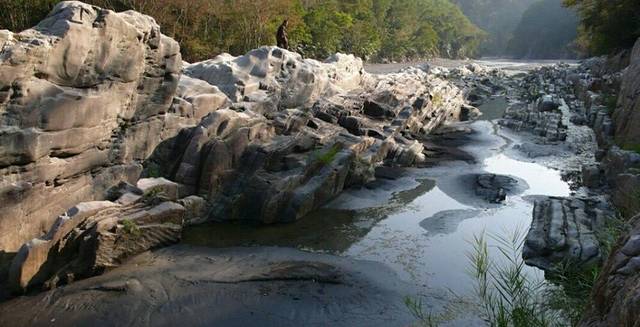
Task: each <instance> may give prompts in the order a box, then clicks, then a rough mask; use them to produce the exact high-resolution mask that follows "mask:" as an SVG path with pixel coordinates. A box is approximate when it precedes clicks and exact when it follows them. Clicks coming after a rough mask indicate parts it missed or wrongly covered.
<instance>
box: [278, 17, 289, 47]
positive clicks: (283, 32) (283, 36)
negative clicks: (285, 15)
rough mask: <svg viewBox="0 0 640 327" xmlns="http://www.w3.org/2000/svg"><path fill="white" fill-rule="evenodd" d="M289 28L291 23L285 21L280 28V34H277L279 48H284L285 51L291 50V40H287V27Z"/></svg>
mask: <svg viewBox="0 0 640 327" xmlns="http://www.w3.org/2000/svg"><path fill="white" fill-rule="evenodd" d="M288 26H289V21H288V20H286V19H285V20H284V22H282V24H281V25H280V27H278V32H277V33H276V41H277V42H278V47H280V48H283V49H285V50H289V39H288V38H287V27H288Z"/></svg>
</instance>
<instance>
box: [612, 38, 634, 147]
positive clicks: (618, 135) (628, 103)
mask: <svg viewBox="0 0 640 327" xmlns="http://www.w3.org/2000/svg"><path fill="white" fill-rule="evenodd" d="M638 76H640V39H638V41H636V44H635V46H634V47H633V51H632V52H631V58H630V65H629V67H628V68H627V70H626V72H625V73H624V77H623V78H622V84H621V86H620V93H619V97H618V103H617V106H616V110H615V111H614V112H613V121H614V125H615V139H616V143H618V144H621V145H623V146H625V147H635V148H638V147H639V146H640V129H638V128H637V127H638V126H639V125H640V95H639V94H640V79H639V78H638Z"/></svg>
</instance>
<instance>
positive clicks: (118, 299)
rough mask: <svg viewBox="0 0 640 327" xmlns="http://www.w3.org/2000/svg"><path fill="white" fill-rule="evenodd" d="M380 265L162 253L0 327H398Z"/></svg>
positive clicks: (398, 307) (46, 298) (184, 250)
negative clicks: (131, 326) (129, 326)
mask: <svg viewBox="0 0 640 327" xmlns="http://www.w3.org/2000/svg"><path fill="white" fill-rule="evenodd" d="M413 292H414V291H412V290H411V288H410V287H409V286H408V284H406V283H404V282H402V281H400V280H399V279H398V277H397V276H396V275H395V273H394V272H393V271H391V270H390V269H389V268H387V267H386V266H384V265H381V264H379V263H374V262H368V261H356V260H352V259H348V258H343V257H337V256H331V255H325V254H314V253H307V252H302V251H298V250H294V249H289V248H273V247H256V248H228V249H212V248H200V247H190V246H186V245H178V246H172V247H168V248H164V249H161V250H158V251H155V252H147V253H144V254H142V255H140V256H137V257H135V258H133V259H132V260H131V261H129V262H128V263H126V264H125V265H123V266H121V267H119V268H117V269H114V270H112V271H110V272H108V273H106V274H104V275H102V276H98V277H94V278H90V279H86V280H83V281H79V282H77V283H74V284H71V285H69V286H65V287H61V288H58V289H56V290H52V291H49V292H46V293H41V294H39V295H36V296H32V297H21V298H16V299H13V300H11V301H9V302H5V303H2V304H0V325H1V326H16V327H19V326H45V325H46V326H51V325H52V322H53V325H55V326H128V325H136V326H177V325H180V326H407V325H409V324H410V323H411V322H413V320H414V319H413V318H412V317H411V315H410V314H409V312H408V311H407V309H406V307H405V306H404V303H403V299H404V297H405V296H412V295H414V294H413Z"/></svg>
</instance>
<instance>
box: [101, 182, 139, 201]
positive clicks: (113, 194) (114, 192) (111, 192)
mask: <svg viewBox="0 0 640 327" xmlns="http://www.w3.org/2000/svg"><path fill="white" fill-rule="evenodd" d="M127 194H133V195H139V196H141V195H143V194H144V190H141V189H140V188H138V187H137V186H134V185H131V184H129V183H127V182H120V183H119V184H118V185H116V186H114V187H112V188H110V189H108V190H107V197H106V199H107V200H109V201H117V200H118V199H120V198H121V197H122V196H124V195H127Z"/></svg>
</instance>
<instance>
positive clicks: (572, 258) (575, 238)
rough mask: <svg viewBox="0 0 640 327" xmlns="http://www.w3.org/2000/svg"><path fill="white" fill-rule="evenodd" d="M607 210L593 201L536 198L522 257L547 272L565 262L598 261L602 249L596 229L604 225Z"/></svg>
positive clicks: (585, 262) (608, 212) (596, 262)
mask: <svg viewBox="0 0 640 327" xmlns="http://www.w3.org/2000/svg"><path fill="white" fill-rule="evenodd" d="M610 214H611V212H610V209H609V208H608V207H607V206H606V205H605V204H602V203H600V202H598V201H595V200H589V199H578V198H559V197H546V198H544V199H541V200H536V201H535V205H534V209H533V221H532V223H531V228H530V230H529V232H528V233H527V237H526V240H525V244H524V249H523V253H522V256H523V258H524V260H525V263H526V264H528V265H531V266H535V267H538V268H540V269H543V270H546V271H551V272H552V271H553V269H554V267H555V266H556V265H559V264H563V263H566V262H572V263H576V264H579V265H583V266H587V267H588V266H590V265H596V264H600V262H601V260H602V259H603V258H602V251H601V250H600V243H599V241H598V239H597V238H596V236H595V232H596V231H598V230H599V229H601V228H604V224H605V221H606V219H607V217H608V215H610Z"/></svg>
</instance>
